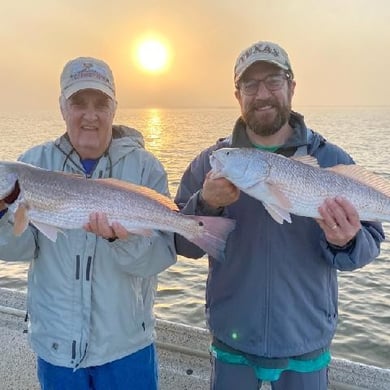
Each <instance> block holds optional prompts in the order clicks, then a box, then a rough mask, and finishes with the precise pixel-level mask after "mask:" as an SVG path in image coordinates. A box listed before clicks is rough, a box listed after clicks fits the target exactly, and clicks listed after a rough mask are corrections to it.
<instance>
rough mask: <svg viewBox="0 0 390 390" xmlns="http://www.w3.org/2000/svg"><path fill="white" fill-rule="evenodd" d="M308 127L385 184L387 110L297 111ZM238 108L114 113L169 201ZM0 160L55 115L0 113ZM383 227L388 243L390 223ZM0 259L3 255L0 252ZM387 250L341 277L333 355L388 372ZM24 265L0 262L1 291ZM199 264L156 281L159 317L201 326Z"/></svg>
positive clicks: (52, 124) (55, 124)
mask: <svg viewBox="0 0 390 390" xmlns="http://www.w3.org/2000/svg"><path fill="white" fill-rule="evenodd" d="M297 110H298V111H300V112H301V113H303V114H304V115H305V118H306V122H307V124H308V125H309V126H310V127H311V128H313V129H315V130H317V131H319V132H320V133H322V134H323V135H324V136H325V137H326V138H328V139H329V140H331V141H332V142H335V143H337V144H339V145H340V146H342V147H343V148H345V149H346V150H348V151H349V153H350V154H351V155H352V156H353V158H354V159H355V161H356V162H357V163H358V164H360V165H363V166H365V167H367V168H369V169H371V170H373V171H376V172H378V173H380V174H381V175H383V176H385V177H389V178H390V163H389V161H388V159H389V157H388V154H387V153H388V151H390V107H369V108H367V107H355V108H348V107H342V108H329V107H328V108H326V107H319V108H313V107H310V108H309V107H299V108H298V109H297ZM237 115H238V110H237V109H187V110H186V109H180V110H158V109H150V110H141V109H140V110H136V109H134V110H133V109H126V110H124V109H122V110H118V112H117V116H116V121H115V122H116V123H121V124H127V125H129V126H132V127H135V128H137V129H138V130H140V131H142V133H143V134H144V137H145V141H146V146H147V148H148V149H149V150H150V151H152V152H153V153H154V154H155V155H156V156H157V157H158V158H159V159H160V160H161V162H162V163H163V164H164V165H165V167H166V169H167V171H168V175H169V184H170V190H171V193H172V194H173V195H174V194H175V192H176V189H177V186H178V183H179V180H180V177H181V174H182V172H183V170H184V169H185V167H186V166H187V164H188V163H189V162H190V161H191V160H192V158H193V157H195V156H196V154H197V153H198V152H199V151H200V150H202V149H203V148H205V147H206V146H208V145H210V144H211V143H214V142H215V140H216V139H217V138H219V137H222V136H225V135H227V134H229V133H230V131H231V128H232V125H233V123H234V121H235V119H236V117H237ZM0 123H1V135H2V136H1V138H0V159H3V160H6V159H9V160H14V159H16V158H17V156H18V155H19V154H20V153H21V152H22V151H23V150H25V149H26V148H28V147H30V146H32V145H34V144H36V143H40V142H43V141H45V140H47V139H51V138H54V137H57V136H58V135H60V134H62V132H63V129H64V127H63V122H62V119H61V117H60V115H59V113H58V112H34V113H26V112H21V113H12V114H11V113H7V114H5V113H3V114H2V113H0ZM384 228H385V230H386V233H387V235H388V236H389V237H390V225H388V224H385V225H384ZM0 258H1V253H0ZM389 260H390V246H389V243H388V242H385V243H384V245H383V246H382V253H381V255H380V257H379V258H378V259H377V260H375V261H374V262H373V263H372V264H370V265H368V266H366V267H365V268H363V269H361V270H357V271H355V272H344V273H339V280H340V321H339V327H338V332H337V335H336V337H335V340H334V344H333V354H334V355H335V356H337V357H340V358H346V359H351V360H355V361H359V362H362V363H366V364H373V365H377V366H380V367H386V368H390V263H389ZM27 267H28V264H26V263H8V262H4V261H0V285H1V286H3V287H4V286H5V287H9V288H14V289H18V290H23V291H25V289H26V273H27ZM206 275H207V261H206V259H205V258H203V259H199V260H191V259H186V258H183V257H180V258H179V261H178V263H177V264H176V265H175V266H173V267H171V268H170V269H169V270H167V271H165V272H163V273H162V274H161V276H160V285H159V291H158V296H157V301H156V307H155V311H156V315H157V316H158V317H159V318H162V319H166V320H170V321H178V322H182V323H185V324H189V325H195V326H200V327H204V326H205V322H204V312H203V309H204V285H205V280H206Z"/></svg>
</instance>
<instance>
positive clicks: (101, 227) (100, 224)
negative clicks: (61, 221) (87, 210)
mask: <svg viewBox="0 0 390 390" xmlns="http://www.w3.org/2000/svg"><path fill="white" fill-rule="evenodd" d="M84 229H85V230H86V231H87V232H90V233H95V234H96V235H97V236H100V237H103V238H105V239H110V238H111V239H115V238H119V239H121V240H123V239H126V238H127V237H128V236H129V232H128V231H127V230H126V229H125V228H124V227H123V226H122V225H121V224H120V223H118V222H113V223H112V225H111V226H110V225H109V223H108V219H107V216H106V214H104V213H101V212H98V213H91V214H90V216H89V222H88V223H87V224H86V225H85V226H84Z"/></svg>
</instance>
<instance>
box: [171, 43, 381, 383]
mask: <svg viewBox="0 0 390 390" xmlns="http://www.w3.org/2000/svg"><path fill="white" fill-rule="evenodd" d="M234 84H235V96H236V98H237V100H238V102H239V104H240V107H241V116H240V118H238V120H237V122H236V124H235V126H234V129H233V132H232V134H231V135H230V136H229V137H227V138H224V139H220V140H219V141H218V142H217V144H216V145H213V146H211V147H210V148H208V149H207V150H205V151H203V152H202V153H201V154H200V155H199V156H198V157H196V158H195V160H194V161H192V163H191V164H190V166H189V167H188V169H187V170H186V171H185V173H184V175H183V178H182V180H181V183H180V187H179V189H178V192H177V195H176V199H175V201H176V203H177V204H178V205H179V207H180V208H181V209H182V212H183V213H186V214H199V215H223V216H227V217H229V218H233V219H235V220H236V228H235V230H234V231H233V232H232V233H231V234H230V236H229V239H228V242H227V245H226V253H225V258H226V260H225V261H224V262H221V261H218V260H216V259H213V258H210V259H209V276H208V279H207V286H206V317H207V322H208V326H209V329H210V332H211V334H212V344H211V356H212V374H211V389H212V390H237V389H240V390H257V389H258V388H260V387H261V386H262V383H263V381H270V382H271V387H272V389H273V390H325V389H327V367H328V364H329V362H330V351H329V349H330V344H331V341H332V338H333V336H334V333H335V330H336V324H337V317H338V310H337V271H338V270H340V271H344V270H348V271H351V270H354V269H357V268H359V267H362V266H364V265H365V264H367V263H369V262H371V261H372V260H373V259H374V258H375V257H377V256H378V254H379V250H380V243H381V242H382V241H383V239H384V233H383V230H382V227H381V225H380V224H379V223H367V222H360V220H359V217H358V214H357V212H356V210H355V208H354V207H353V206H352V204H351V203H349V202H348V201H347V200H346V199H343V198H339V197H337V198H335V199H327V200H326V201H325V203H324V204H323V205H322V206H321V207H320V209H319V212H320V214H321V216H322V218H323V219H322V220H318V221H316V220H314V219H312V218H305V217H298V216H292V223H291V224H278V223H276V222H275V221H274V220H273V218H272V217H271V216H270V215H269V213H268V211H267V210H266V209H265V208H264V206H263V204H262V203H261V202H259V201H257V200H256V199H254V198H251V197H250V196H248V195H247V194H245V193H242V192H241V193H240V191H239V189H238V188H236V187H235V186H234V185H233V184H232V183H231V182H229V181H228V180H226V179H224V178H218V179H212V178H211V177H210V175H209V171H210V169H211V166H210V162H209V156H210V154H211V153H212V152H213V151H214V150H216V149H219V148H223V147H238V148H258V149H261V150H265V151H268V152H272V153H279V154H283V155H285V156H287V157H291V156H302V155H307V154H309V155H312V156H314V157H315V158H316V159H317V160H318V163H319V164H320V165H321V166H322V167H329V166H332V165H336V164H352V163H353V160H352V158H351V157H350V156H349V155H348V154H347V153H346V152H344V151H343V150H341V149H340V148H339V147H337V146H335V145H333V144H331V143H330V142H327V141H326V140H325V139H324V138H323V137H322V136H321V135H320V134H318V133H316V132H314V131H312V130H310V129H308V128H307V127H306V125H305V122H304V119H303V116H302V115H300V114H298V113H296V112H294V111H292V109H291V101H292V97H293V94H294V90H295V85H296V83H295V80H294V74H293V71H292V67H291V63H290V60H289V58H288V55H287V53H286V51H285V50H284V49H282V48H281V47H280V46H279V45H277V44H275V43H272V42H256V43H254V44H253V45H251V46H250V47H249V48H247V49H245V50H244V51H242V52H241V54H240V55H239V56H238V58H237V61H236V64H235V68H234ZM175 241H176V249H177V253H178V254H181V255H184V256H187V257H192V258H199V257H201V256H203V255H204V253H203V252H202V251H201V250H199V248H197V247H195V246H194V245H192V244H191V243H189V242H188V241H186V240H185V239H184V238H183V237H181V236H179V235H176V237H175Z"/></svg>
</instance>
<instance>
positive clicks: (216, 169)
mask: <svg viewBox="0 0 390 390" xmlns="http://www.w3.org/2000/svg"><path fill="white" fill-rule="evenodd" d="M210 165H211V176H210V177H211V178H212V179H218V178H219V177H222V169H223V165H222V163H221V162H220V161H219V160H218V158H217V157H216V155H215V154H214V153H212V154H211V156H210Z"/></svg>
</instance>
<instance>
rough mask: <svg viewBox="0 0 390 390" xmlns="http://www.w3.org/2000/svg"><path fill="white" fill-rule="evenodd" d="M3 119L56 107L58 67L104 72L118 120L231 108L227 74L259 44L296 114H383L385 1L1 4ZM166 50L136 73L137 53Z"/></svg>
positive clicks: (388, 15)
mask: <svg viewBox="0 0 390 390" xmlns="http://www.w3.org/2000/svg"><path fill="white" fill-rule="evenodd" d="M0 2H1V3H0V4H1V8H0V9H1V13H0V44H1V50H2V55H1V62H0V86H1V92H0V111H4V110H19V109H52V108H56V107H57V103H58V95H59V76H60V72H61V70H62V67H63V65H64V64H65V62H67V61H68V60H69V59H71V58H74V57H78V56H94V57H98V58H101V59H103V60H105V61H106V62H108V63H109V64H110V66H111V68H112V70H113V72H114V75H115V81H116V85H117V97H118V102H119V107H120V108H130V107H162V108H163V107H216V106H217V107H219V106H233V107H234V106H236V101H235V99H234V97H233V76H232V72H233V66H234V62H235V59H236V57H237V55H238V54H239V52H240V51H241V50H242V49H244V48H246V47H247V46H249V45H250V44H252V43H253V42H255V41H258V40H271V41H274V42H277V43H279V44H280V45H281V46H283V47H284V48H285V49H286V50H287V52H288V53H289V56H290V59H291V62H292V66H293V69H294V73H295V78H296V81H297V87H296V90H295V92H296V93H295V97H294V101H293V104H294V105H390V98H389V90H390V71H389V68H390V27H389V20H390V1H389V0H238V1H237V0H234V1H233V0H193V1H189V2H185V1H182V0H159V1H157V0H156V1H153V0H142V1H141V0H137V1H134V0H112V1H111V2H110V1H102V0H94V1H91V0H83V1H75V0H67V1H64V0H57V1H53V0H34V1H30V0H20V1H5V0H0ZM151 36H153V37H154V38H155V39H158V40H159V42H160V43H161V44H163V45H164V46H165V47H166V48H167V50H168V66H167V68H166V69H165V71H164V72H160V73H151V72H147V71H146V70H145V69H141V67H140V66H139V64H138V63H137V60H136V58H135V55H134V51H135V47H136V45H137V44H138V43H139V42H140V41H142V40H143V39H146V38H147V37H151Z"/></svg>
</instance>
